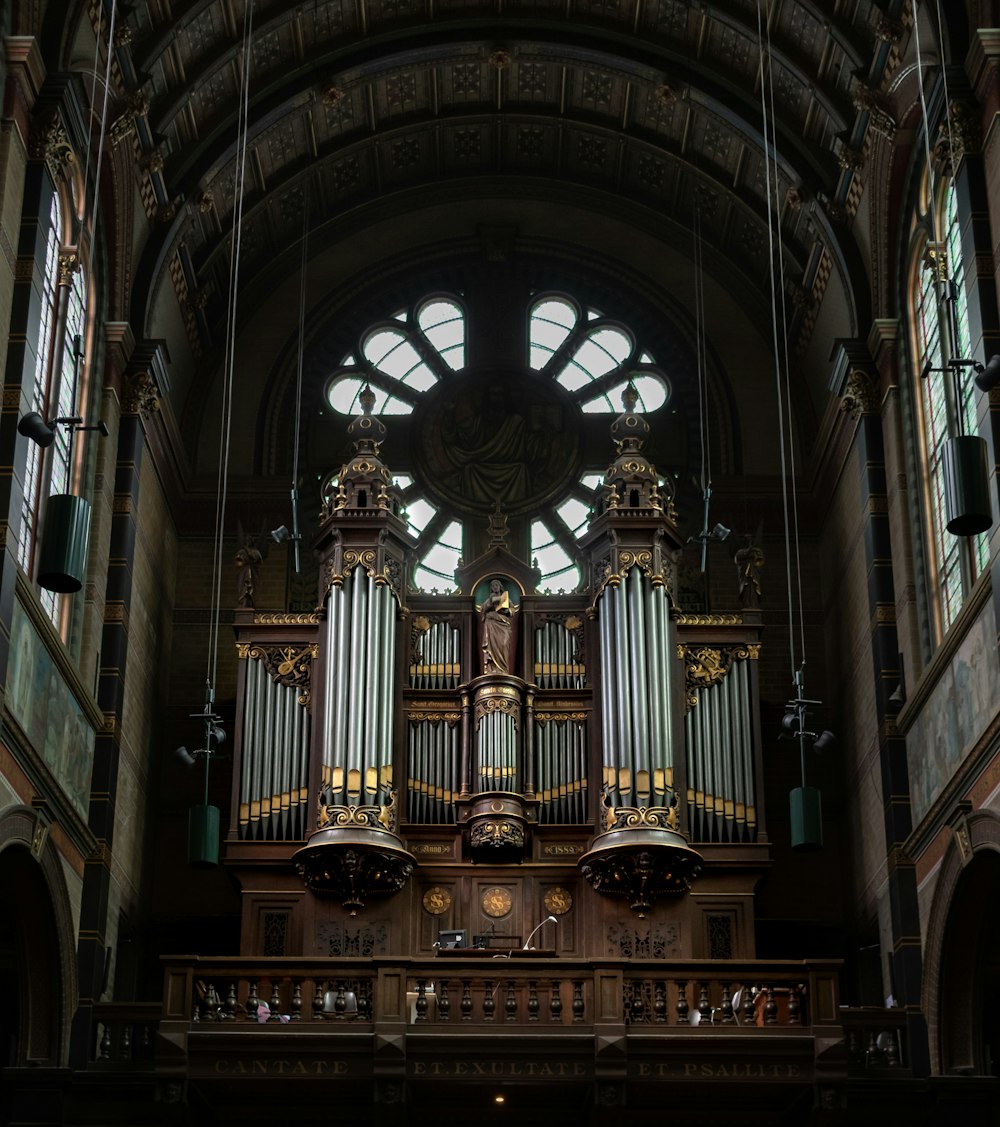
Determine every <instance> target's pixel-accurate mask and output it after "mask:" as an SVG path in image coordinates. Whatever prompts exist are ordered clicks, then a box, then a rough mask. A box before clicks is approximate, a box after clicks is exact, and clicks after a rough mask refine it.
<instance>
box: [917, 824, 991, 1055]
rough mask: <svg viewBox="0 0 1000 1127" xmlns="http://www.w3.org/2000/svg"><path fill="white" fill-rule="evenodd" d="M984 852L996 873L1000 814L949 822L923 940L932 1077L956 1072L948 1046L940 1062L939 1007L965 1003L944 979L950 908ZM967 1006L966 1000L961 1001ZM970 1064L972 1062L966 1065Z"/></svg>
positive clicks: (941, 1032) (941, 1025)
mask: <svg viewBox="0 0 1000 1127" xmlns="http://www.w3.org/2000/svg"><path fill="white" fill-rule="evenodd" d="M985 854H993V855H995V860H996V861H997V863H998V865H997V867H998V870H1000V816H998V815H997V814H995V813H993V812H992V811H989V810H978V811H976V812H975V813H971V814H967V815H965V816H962V817H958V818H955V819H954V820H953V821H952V839H951V842H950V844H949V845H948V848H947V850H946V852H945V855H944V859H943V860H942V862H941V871H940V873H939V875H938V880H937V886H936V888H935V890H934V899H933V901H932V903H931V911H930V916H929V918H928V925H927V936H926V941H925V943H924V960H923V962H924V974H923V980H924V981H923V998H922V1004H923V1010H924V1014H925V1015H926V1018H927V1033H928V1042H929V1047H930V1056H931V1073H932V1074H933V1075H935V1076H940V1075H942V1074H943V1073H944V1072H945V1070H946V1069H947V1071H949V1072H951V1071H954V1070H955V1063H954V1061H955V1057H956V1052H957V1049H956V1048H955V1047H954V1046H953V1048H952V1053H951V1058H952V1059H951V1062H949V1061H946V1060H945V1059H944V1052H943V1047H942V1038H943V1037H944V1035H945V1028H944V1023H943V1022H942V1012H943V1009H942V1007H943V1006H945V1005H947V1006H948V1007H949V1009H950V1010H952V1011H954V1010H956V1009H958V1008H959V1007H961V1006H962V1005H963V1004H964V1003H963V1000H962V999H961V998H958V997H955V996H954V991H955V987H956V986H957V985H958V984H957V983H949V982H946V981H945V977H946V973H945V972H946V969H947V968H946V967H945V965H944V960H945V959H946V957H947V951H946V948H945V944H946V941H947V935H948V925H949V923H951V922H953V921H952V916H953V910H954V909H956V908H957V907H958V905H956V903H955V898H956V893H957V892H958V891H959V883H960V881H961V879H962V877H963V875H964V874H965V871H966V869H967V867H968V866H969V864H970V863H971V862H972V861H974V860H975V859H976V858H977V857H978V858H979V859H980V860H982V859H983V857H984V855H985ZM973 986H974V970H973V969H970V971H969V979H968V983H967V987H968V991H970V992H971V990H972V989H973ZM965 1001H966V1002H967V1003H969V1004H971V1002H972V999H971V997H969V998H967V999H966V1000H965ZM972 1036H973V1034H972V1031H971V1026H970V1030H969V1045H968V1046H967V1049H968V1052H969V1053H970V1054H971V1052H972ZM970 1063H971V1061H970Z"/></svg>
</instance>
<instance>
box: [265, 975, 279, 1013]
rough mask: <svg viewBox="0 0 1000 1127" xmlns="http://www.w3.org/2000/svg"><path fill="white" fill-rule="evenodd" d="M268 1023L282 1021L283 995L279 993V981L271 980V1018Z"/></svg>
mask: <svg viewBox="0 0 1000 1127" xmlns="http://www.w3.org/2000/svg"><path fill="white" fill-rule="evenodd" d="M267 1020H268V1021H281V995H280V994H279V993H278V980H277V979H276V978H274V979H272V980H271V1016H270V1017H269V1018H268V1019H267Z"/></svg>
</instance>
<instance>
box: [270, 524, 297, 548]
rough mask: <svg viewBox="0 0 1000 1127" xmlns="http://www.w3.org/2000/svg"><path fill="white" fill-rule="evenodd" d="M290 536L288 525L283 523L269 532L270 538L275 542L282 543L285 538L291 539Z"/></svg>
mask: <svg viewBox="0 0 1000 1127" xmlns="http://www.w3.org/2000/svg"><path fill="white" fill-rule="evenodd" d="M291 538H292V534H291V533H290V532H289V531H288V526H287V525H284V524H283V525H281V527H280V528H276V529H275V530H274V531H273V532H272V533H271V539H272V540H273V541H274V542H275V544H284V542H285V541H286V540H291Z"/></svg>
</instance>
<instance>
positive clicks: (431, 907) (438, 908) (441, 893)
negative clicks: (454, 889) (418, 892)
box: [424, 885, 451, 916]
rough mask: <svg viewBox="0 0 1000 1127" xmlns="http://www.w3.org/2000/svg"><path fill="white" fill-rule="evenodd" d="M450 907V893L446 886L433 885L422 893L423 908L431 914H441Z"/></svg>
mask: <svg viewBox="0 0 1000 1127" xmlns="http://www.w3.org/2000/svg"><path fill="white" fill-rule="evenodd" d="M450 907H451V893H450V892H449V891H448V890H447V888H441V887H440V885H435V886H434V887H433V888H428V889H427V891H426V892H425V893H424V910H425V911H426V912H429V913H430V914H431V915H432V916H443V915H444V913H445V912H447V911H448V909H449V908H450Z"/></svg>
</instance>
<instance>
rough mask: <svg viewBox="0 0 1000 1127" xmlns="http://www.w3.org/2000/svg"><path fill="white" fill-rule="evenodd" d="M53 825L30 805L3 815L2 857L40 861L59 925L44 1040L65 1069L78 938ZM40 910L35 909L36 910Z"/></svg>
mask: <svg viewBox="0 0 1000 1127" xmlns="http://www.w3.org/2000/svg"><path fill="white" fill-rule="evenodd" d="M49 826H50V823H49V821H48V819H47V818H46V817H45V815H44V814H43V813H42V812H41V811H39V810H33V809H31V808H30V807H27V806H12V807H9V808H8V809H7V810H5V811H3V812H2V813H0V857H2V856H3V854H4V853H5V852H6V851H7V850H9V849H16V848H18V847H22V848H24V849H26V850H27V851H28V853H29V854H30V856H31V858H32V859H33V860H34V861H35V862H36V864H37V866H38V870H39V871H38V877H39V879H40V881H41V882H42V883H43V884H44V887H45V889H46V890H47V892H48V907H49V909H50V910H51V913H52V920H53V921H54V924H55V933H56V934H55V937H54V938H55V944H56V959H57V960H58V968H57V971H58V982H57V983H56V984H55V987H56V990H57V993H56V995H55V997H54V998H52V999H51V1000H52V1002H54V1005H53V1012H54V1017H55V1020H54V1022H52V1024H51V1025H50V1026H49V1030H48V1031H47V1033H46V1035H45V1036H44V1037H43V1041H45V1042H47V1046H48V1047H47V1051H46V1052H45V1054H44V1055H45V1057H46V1058H47V1059H46V1060H45V1062H44V1063H46V1064H49V1065H54V1066H57V1067H62V1068H65V1067H66V1065H67V1064H68V1061H69V1037H70V1027H71V1024H72V1020H73V1014H74V1012H75V1010H76V1003H77V974H76V935H75V929H74V926H73V913H72V909H71V907H70V899H69V891H68V890H67V888H66V879H65V877H64V876H63V871H62V865H61V863H60V861H59V856H58V853H57V852H56V848H55V846H54V845H53V844H52V841H51V839H50V837H49ZM5 859H6V858H5ZM39 910H40V909H39V908H34V907H33V908H32V911H36V912H37V911H39ZM31 988H32V989H34V987H33V986H32V987H31ZM30 1045H31V1041H30V1039H29V1047H30ZM32 1055H33V1056H37V1052H35V1051H33V1052H32ZM39 1063H41V1062H39Z"/></svg>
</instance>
